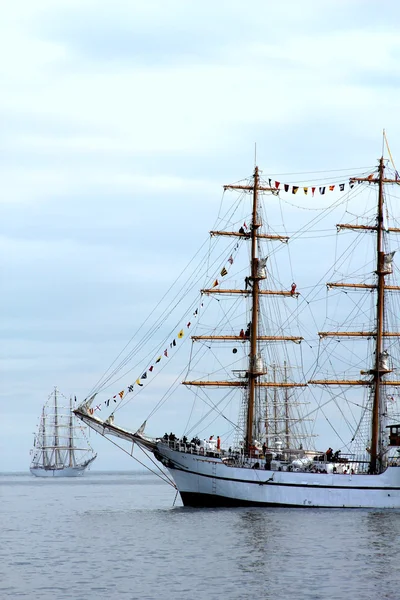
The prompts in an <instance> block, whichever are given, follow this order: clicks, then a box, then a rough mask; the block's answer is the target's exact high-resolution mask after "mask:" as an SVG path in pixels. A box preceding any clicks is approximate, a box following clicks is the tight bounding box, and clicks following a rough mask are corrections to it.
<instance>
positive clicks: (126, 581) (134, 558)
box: [0, 472, 400, 600]
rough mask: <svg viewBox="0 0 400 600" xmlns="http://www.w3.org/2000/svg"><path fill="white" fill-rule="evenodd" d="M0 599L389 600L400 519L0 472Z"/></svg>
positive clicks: (143, 484)
mask: <svg viewBox="0 0 400 600" xmlns="http://www.w3.org/2000/svg"><path fill="white" fill-rule="evenodd" d="M0 499H1V512H0V515H1V516H0V525H1V530H0V534H1V538H0V539H1V544H0V598H1V600H5V599H8V598H27V599H28V600H36V599H38V600H39V599H40V600H67V599H68V600H71V599H74V600H78V599H79V600H101V599H103V598H104V599H107V600H114V599H119V598H121V599H126V600H130V599H135V600H136V599H140V600H155V599H159V598H163V599H171V600H172V599H174V600H178V599H188V600H189V599H190V600H230V599H232V600H234V599H238V600H239V599H241V600H242V599H243V600H244V599H247V598H248V599H251V600H281V599H286V598H291V599H293V600H317V599H318V600H319V599H321V600H382V599H390V600H399V599H400V570H399V549H400V512H398V511H383V510H381V511H380V510H317V509H301V508H297V509H280V508H270V509H266V508H244V509H243V508H239V509H190V508H184V507H182V504H181V502H180V501H179V498H178V499H177V500H176V502H175V503H174V500H175V491H174V489H173V488H171V487H169V486H168V485H167V484H165V483H163V482H161V481H160V480H159V479H157V478H156V477H155V476H154V475H151V474H150V475H147V474H143V473H96V472H89V473H86V474H85V475H84V476H83V477H81V478H77V479H36V478H34V477H32V476H30V475H28V474H10V475H0Z"/></svg>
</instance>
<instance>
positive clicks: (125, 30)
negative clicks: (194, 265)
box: [0, 0, 400, 471]
mask: <svg viewBox="0 0 400 600" xmlns="http://www.w3.org/2000/svg"><path fill="white" fill-rule="evenodd" d="M1 15H2V16H1V20H0V82H1V83H0V85H1V93H0V119H1V128H0V173H1V178H0V181H1V194H0V211H1V214H0V266H1V271H0V278H1V292H2V293H1V297H0V306H1V308H0V326H1V340H2V343H1V384H0V386H1V388H0V393H1V416H2V419H1V432H0V471H16V470H20V471H24V470H27V469H28V467H29V461H30V458H29V450H30V447H31V444H32V440H33V436H32V432H33V431H34V430H35V427H36V423H37V418H38V416H39V413H40V410H41V406H42V403H43V401H44V400H45V399H46V398H47V396H48V394H49V393H50V392H51V390H52V388H53V386H54V385H57V386H58V387H59V389H60V390H61V391H62V392H64V393H65V394H66V395H67V396H68V395H69V394H70V393H72V394H76V395H78V397H79V398H83V397H85V395H86V394H87V393H88V391H89V390H90V389H91V387H92V386H93V385H94V383H95V382H96V381H97V379H98V378H99V376H100V375H101V374H102V373H103V371H104V369H105V368H106V367H107V366H108V365H109V363H110V362H111V361H112V360H113V359H114V358H115V356H116V355H117V354H118V352H119V351H120V349H121V347H122V346H123V345H124V344H125V342H126V341H127V340H128V339H129V338H130V337H131V335H132V333H133V332H134V330H135V329H136V328H137V325H138V324H139V322H140V319H141V318H142V317H143V316H146V315H147V313H148V308H149V305H150V304H151V303H152V302H153V300H155V298H156V297H157V295H159V294H160V290H161V291H163V290H164V289H166V288H167V287H168V285H169V283H171V281H172V280H173V279H175V276H176V274H177V271H179V270H180V267H181V266H182V265H184V264H186V262H187V259H188V258H189V257H190V256H191V255H192V254H193V253H194V252H195V250H196V249H197V248H198V247H199V246H200V244H201V242H202V241H203V240H204V235H205V233H206V232H207V231H208V229H209V228H210V226H211V225H212V224H213V222H214V219H215V216H216V213H217V210H218V203H219V200H220V196H221V185H222V184H224V183H228V182H230V181H236V180H238V179H241V178H243V177H246V176H247V175H249V174H250V173H251V171H252V168H253V162H254V142H257V154H258V163H259V165H260V167H261V168H262V169H263V170H264V171H265V172H270V173H280V172H293V171H302V170H307V171H311V170H316V169H324V168H326V169H335V168H347V167H353V166H358V165H370V164H374V163H375V161H376V159H377V157H378V156H379V155H380V153H381V132H382V128H383V127H385V128H386V130H387V132H388V137H389V141H390V143H391V150H392V153H393V155H394V156H396V155H397V157H399V155H400V145H399V142H398V140H399V139H400V136H399V134H400V124H399V117H398V113H399V104H400V102H399V100H400V97H399V81H400V79H399V77H400V36H399V33H398V24H399V22H400V7H399V5H398V3H397V2H396V1H395V0H392V1H387V2H380V3H377V2H375V1H373V0H359V1H357V0H342V1H340V0H335V1H329V0H325V1H324V2H321V0H308V1H307V0H303V1H302V2H299V1H298V0H286V1H285V2H279V3H278V2H275V1H274V2H273V1H270V0H250V1H249V2H246V3H244V2H243V1H236V0H226V1H223V0H213V1H212V2H211V1H209V0H203V1H202V2H195V1H192V0H159V1H156V0H135V1H133V2H132V1H128V0H126V1H121V0H113V2H110V1H107V2H104V1H101V0H93V1H91V0H79V1H78V0H57V2H54V0H33V1H32V0H13V1H12V2H5V1H3V3H2V7H1ZM398 162H399V163H400V158H398ZM126 383H129V382H128V381H127V382H126ZM139 424H140V423H135V424H134V425H133V426H135V425H139ZM162 433H163V432H162ZM92 441H93V444H94V445H95V446H96V449H97V450H98V451H99V458H98V460H97V461H96V468H98V469H107V468H134V465H132V462H129V461H128V459H126V457H124V455H123V454H122V453H119V451H117V450H114V448H113V447H112V446H111V445H110V444H107V443H105V442H104V441H103V442H102V441H101V440H99V441H98V437H94V436H93V438H92Z"/></svg>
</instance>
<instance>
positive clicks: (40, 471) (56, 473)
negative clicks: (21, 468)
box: [30, 465, 87, 477]
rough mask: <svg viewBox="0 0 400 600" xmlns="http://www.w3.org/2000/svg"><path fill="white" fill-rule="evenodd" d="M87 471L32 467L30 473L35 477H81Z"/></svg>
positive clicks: (79, 468) (68, 468)
mask: <svg viewBox="0 0 400 600" xmlns="http://www.w3.org/2000/svg"><path fill="white" fill-rule="evenodd" d="M86 469H87V465H85V466H83V467H64V468H62V469H44V468H43V467H37V468H35V467H31V468H30V472H31V474H32V475H34V476H35V477H80V476H81V475H83V474H84V472H85V470H86Z"/></svg>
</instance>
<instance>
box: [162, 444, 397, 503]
mask: <svg viewBox="0 0 400 600" xmlns="http://www.w3.org/2000/svg"><path fill="white" fill-rule="evenodd" d="M158 452H159V453H160V454H161V455H162V456H163V457H164V462H165V463H166V466H167V469H168V471H169V472H170V474H171V476H172V477H173V479H174V481H175V483H176V486H177V488H178V490H179V492H180V495H181V498H182V502H183V504H184V505H185V506H199V507H200V506H216V507H217V506H250V505H252V506H292V507H296V506H297V507H320V508H400V468H398V467H389V468H388V469H386V471H385V472H384V473H382V474H380V475H351V474H348V475H344V474H328V473H327V474H325V473H301V472H297V473H295V472H286V471H266V470H263V469H251V468H239V467H228V466H226V465H224V463H223V462H222V461H221V460H220V459H218V458H209V457H202V456H198V455H195V454H185V453H182V452H177V451H174V450H170V449H169V448H162V449H161V448H160V447H159V448H158ZM165 459H166V461H165Z"/></svg>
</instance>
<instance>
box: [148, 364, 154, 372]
mask: <svg viewBox="0 0 400 600" xmlns="http://www.w3.org/2000/svg"><path fill="white" fill-rule="evenodd" d="M153 369H154V367H153V365H151V367H149V371H150V373H151V372H152V370H153Z"/></svg>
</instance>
